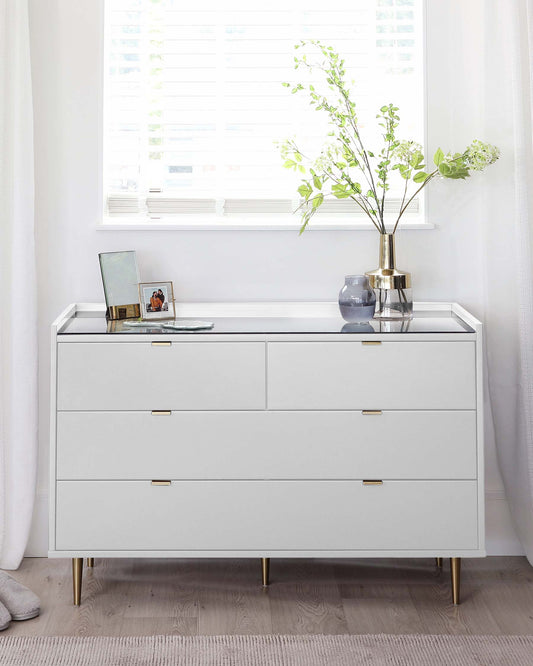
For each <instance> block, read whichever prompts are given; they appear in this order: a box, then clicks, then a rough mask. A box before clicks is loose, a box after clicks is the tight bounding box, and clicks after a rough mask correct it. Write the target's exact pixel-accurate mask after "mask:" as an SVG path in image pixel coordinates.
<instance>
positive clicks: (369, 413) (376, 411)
mask: <svg viewBox="0 0 533 666" xmlns="http://www.w3.org/2000/svg"><path fill="white" fill-rule="evenodd" d="M361 414H364V415H365V416H379V415H380V414H383V412H382V411H381V409H363V411H362V412H361Z"/></svg>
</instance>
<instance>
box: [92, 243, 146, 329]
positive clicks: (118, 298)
mask: <svg viewBox="0 0 533 666" xmlns="http://www.w3.org/2000/svg"><path fill="white" fill-rule="evenodd" d="M98 258H99V260H100V271H101V273H102V282H103V284H104V294H105V303H106V307H107V311H106V316H107V318H108V319H132V318H134V317H140V316H141V308H140V304H139V282H140V276H139V268H138V266H137V255H136V253H135V250H126V251H124V252H101V253H100V254H99V255H98Z"/></svg>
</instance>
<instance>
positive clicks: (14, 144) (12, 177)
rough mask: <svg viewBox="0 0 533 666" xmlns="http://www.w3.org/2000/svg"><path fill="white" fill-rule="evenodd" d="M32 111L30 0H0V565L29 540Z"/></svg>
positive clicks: (32, 474)
mask: <svg viewBox="0 0 533 666" xmlns="http://www.w3.org/2000/svg"><path fill="white" fill-rule="evenodd" d="M32 116H33V113H32V93H31V69H30V44H29V25H28V4H27V0H0V188H1V189H0V192H1V195H0V224H1V239H0V278H1V282H0V284H1V287H0V288H1V290H2V304H1V310H0V366H1V367H0V568H3V569H16V568H17V567H18V566H19V564H20V561H21V559H22V556H23V554H24V549H25V547H26V542H27V539H28V534H29V530H30V524H31V517H32V511H33V502H34V494H35V480H36V464H37V303H36V276H35V251H34V217H33V118H32Z"/></svg>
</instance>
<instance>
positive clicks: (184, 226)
mask: <svg viewBox="0 0 533 666" xmlns="http://www.w3.org/2000/svg"><path fill="white" fill-rule="evenodd" d="M198 217H199V216H194V215H182V216H181V217H180V219H179V220H177V219H176V218H166V219H165V218H159V219H157V218H151V219H150V220H148V219H147V218H141V217H134V216H132V217H128V216H124V217H120V218H118V217H104V219H103V221H102V222H101V223H100V224H98V225H97V227H96V228H97V229H98V230H99V231H173V230H175V231H292V232H294V231H299V230H300V227H301V223H300V222H299V220H295V219H294V218H288V219H287V218H286V217H285V216H277V217H267V216H265V217H260V216H257V215H256V216H255V217H252V216H242V217H240V216H239V217H237V216H234V217H232V218H231V219H230V218H227V217H224V218H222V217H203V216H202V217H201V219H198ZM434 228H435V225H434V224H432V223H430V222H426V221H425V220H424V217H423V216H422V215H416V216H415V215H413V216H412V218H411V219H409V218H408V219H405V221H402V222H401V223H400V225H399V227H398V229H420V230H429V229H434ZM369 229H371V230H374V231H376V228H375V227H374V225H373V224H372V223H371V222H367V221H365V220H363V219H360V220H355V221H353V219H350V218H345V219H343V220H340V219H332V218H329V219H324V220H320V219H319V220H317V219H316V218H315V220H313V222H312V223H311V224H309V226H308V228H307V231H367V230H369ZM306 233H307V232H306Z"/></svg>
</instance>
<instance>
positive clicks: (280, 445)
mask: <svg viewBox="0 0 533 666" xmlns="http://www.w3.org/2000/svg"><path fill="white" fill-rule="evenodd" d="M57 475H58V478H59V479H146V478H162V477H170V478H174V479H177V478H179V479H346V478H348V479H350V478H351V479H357V478H359V479H360V478H386V479H474V478H476V476H477V471H476V413H475V412H473V411H455V412H454V411H421V412H416V411H403V412H394V411H391V412H387V411H385V412H383V413H382V414H379V415H373V414H369V415H365V414H362V413H361V412H349V411H321V412H307V411H296V412H283V411H279V412H266V411H248V412H235V411H227V412H222V411H220V412H171V413H170V414H168V415H159V414H151V413H150V412H60V413H59V414H58V417H57Z"/></svg>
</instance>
